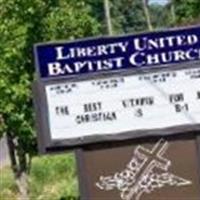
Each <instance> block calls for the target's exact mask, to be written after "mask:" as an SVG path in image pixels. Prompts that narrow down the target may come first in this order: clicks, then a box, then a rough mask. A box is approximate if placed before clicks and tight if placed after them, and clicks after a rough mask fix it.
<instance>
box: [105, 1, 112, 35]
mask: <svg viewBox="0 0 200 200" xmlns="http://www.w3.org/2000/svg"><path fill="white" fill-rule="evenodd" d="M104 13H105V19H106V24H107V30H108V34H109V35H112V34H113V28H112V19H111V16H110V2H109V0H104Z"/></svg>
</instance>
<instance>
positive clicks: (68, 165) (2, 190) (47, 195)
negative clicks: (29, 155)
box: [0, 154, 78, 200]
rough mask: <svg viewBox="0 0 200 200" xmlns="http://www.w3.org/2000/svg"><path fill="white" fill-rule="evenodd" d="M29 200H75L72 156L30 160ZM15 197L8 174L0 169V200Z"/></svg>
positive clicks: (7, 169) (10, 199)
mask: <svg viewBox="0 0 200 200" xmlns="http://www.w3.org/2000/svg"><path fill="white" fill-rule="evenodd" d="M29 189H30V199H31V200H77V199H78V180H77V176H76V165H75V159H74V155H73V154H66V155H56V156H52V155H51V156H42V157H35V158H34V159H33V163H32V167H31V172H30V176H29ZM17 196H18V193H17V188H16V185H15V182H14V177H13V174H12V171H11V169H10V168H9V167H6V168H3V169H1V170H0V200H16V199H17Z"/></svg>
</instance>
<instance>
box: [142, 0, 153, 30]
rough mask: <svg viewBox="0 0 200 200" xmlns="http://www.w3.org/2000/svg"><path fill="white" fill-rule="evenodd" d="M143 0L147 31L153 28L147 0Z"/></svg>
mask: <svg viewBox="0 0 200 200" xmlns="http://www.w3.org/2000/svg"><path fill="white" fill-rule="evenodd" d="M142 1H143V9H144V14H145V17H146V22H147V27H148V30H149V31H152V30H153V26H152V23H151V16H150V12H149V8H148V0H142Z"/></svg>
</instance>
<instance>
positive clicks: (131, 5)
mask: <svg viewBox="0 0 200 200" xmlns="http://www.w3.org/2000/svg"><path fill="white" fill-rule="evenodd" d="M110 3H111V15H112V21H113V27H114V32H115V33H118V34H119V33H120V34H121V33H135V32H141V31H145V30H147V24H146V18H145V16H144V11H143V5H142V1H141V0H119V1H114V0H110Z"/></svg>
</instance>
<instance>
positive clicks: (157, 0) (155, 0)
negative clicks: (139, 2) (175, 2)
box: [149, 0, 168, 5]
mask: <svg viewBox="0 0 200 200" xmlns="http://www.w3.org/2000/svg"><path fill="white" fill-rule="evenodd" d="M149 2H150V3H157V4H160V5H165V4H167V3H168V0H150V1H149Z"/></svg>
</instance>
